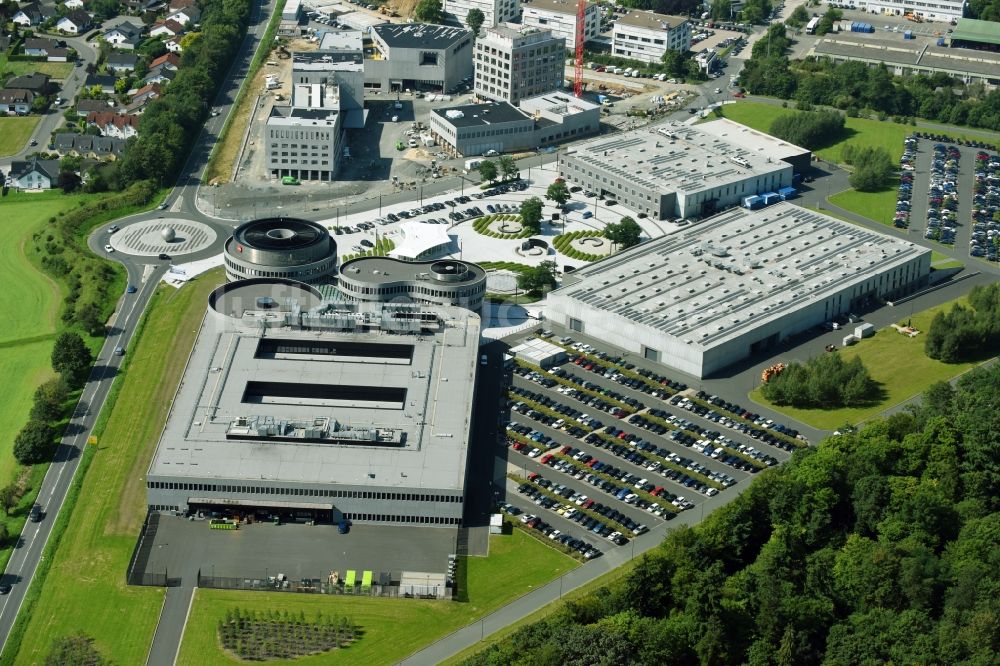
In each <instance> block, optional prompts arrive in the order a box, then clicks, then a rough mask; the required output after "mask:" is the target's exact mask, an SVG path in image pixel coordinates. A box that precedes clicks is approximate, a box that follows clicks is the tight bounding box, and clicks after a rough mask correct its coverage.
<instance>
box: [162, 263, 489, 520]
mask: <svg viewBox="0 0 1000 666" xmlns="http://www.w3.org/2000/svg"><path fill="white" fill-rule="evenodd" d="M479 330H480V319H479V316H478V315H476V314H474V313H473V312H470V311H469V310H467V309H465V308H459V307H441V306H438V307H435V308H433V309H428V308H427V307H426V306H423V305H419V304H392V305H389V304H367V303H346V302H328V301H324V300H323V299H322V297H321V295H320V292H319V291H317V290H316V289H314V288H312V287H309V286H307V285H304V284H302V283H299V282H296V281H293V280H283V279H252V280H242V281H238V282H232V283H229V284H226V285H223V286H222V287H219V288H218V289H217V290H216V291H214V292H213V293H212V295H211V296H210V298H209V305H208V314H207V316H206V317H205V319H204V320H203V322H202V326H201V329H200V330H199V332H198V336H197V339H196V341H195V344H194V348H193V349H192V351H191V356H190V358H189V359H188V363H187V367H186V369H185V372H184V376H183V378H182V380H181V383H180V387H179V389H178V391H177V394H176V396H175V398H174V401H173V404H172V408H171V410H170V415H169V416H168V418H167V423H166V426H165V427H164V430H163V434H162V435H161V437H160V442H159V444H158V446H157V448H156V452H155V454H154V456H153V460H152V462H151V463H150V466H149V472H148V475H147V479H146V486H147V492H148V504H149V507H150V509H151V510H155V511H164V510H166V511H188V510H207V511H220V512H225V513H226V514H229V515H233V514H237V515H244V516H245V515H255V514H256V515H258V516H259V517H269V516H272V515H274V516H280V517H282V518H283V519H287V520H296V519H298V520H320V521H331V520H332V521H339V520H342V519H346V520H350V521H353V522H367V523H383V524H420V525H427V526H446V525H458V524H460V522H461V519H462V507H463V499H464V490H465V484H466V460H467V455H466V453H467V447H468V441H469V440H468V438H469V428H470V421H471V418H472V405H473V395H474V387H475V382H476V370H477V368H478V367H479V366H478V364H477V362H476V359H477V355H478V350H479Z"/></svg>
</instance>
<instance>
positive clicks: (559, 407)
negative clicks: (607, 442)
mask: <svg viewBox="0 0 1000 666" xmlns="http://www.w3.org/2000/svg"><path fill="white" fill-rule="evenodd" d="M509 392H510V393H512V394H513V395H515V396H518V397H521V398H524V399H525V400H530V401H532V402H534V403H537V404H539V405H541V406H543V407H545V408H547V409H549V410H551V411H553V412H555V413H557V414H559V415H561V416H564V417H565V418H559V417H552V416H549V415H548V414H542V413H539V416H540V417H544V418H536V417H534V416H532V418H534V419H535V420H536V421H541V422H542V423H545V425H547V426H549V427H551V428H553V429H555V430H564V431H566V432H570V434H572V432H571V430H573V429H574V428H577V429H578V430H577V432H579V434H576V435H574V437H581V436H583V435H585V434H587V432H589V431H590V430H596V429H598V428H600V427H602V426H603V425H604V424H603V423H601V422H600V421H599V420H598V419H596V418H594V417H592V416H591V415H590V414H585V413H583V412H581V411H580V410H578V409H574V408H573V407H570V406H569V405H564V404H562V403H561V402H557V401H556V400H553V399H552V398H550V397H549V396H547V395H545V394H544V393H536V392H534V391H529V390H528V389H523V388H521V387H519V386H512V387H510V389H509ZM524 407H527V408H528V409H527V411H525V410H524V409H523V408H524ZM513 409H514V411H515V412H518V413H521V414H528V412H529V411H535V410H534V409H532V408H531V406H530V405H527V404H525V403H524V402H523V401H518V402H515V403H514V405H513ZM529 415H530V414H529ZM576 424H579V425H576ZM579 426H583V427H585V428H588V430H582V429H579Z"/></svg>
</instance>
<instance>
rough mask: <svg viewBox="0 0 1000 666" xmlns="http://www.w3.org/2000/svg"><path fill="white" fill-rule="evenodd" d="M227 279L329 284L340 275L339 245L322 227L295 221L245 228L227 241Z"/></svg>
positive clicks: (257, 223)
mask: <svg viewBox="0 0 1000 666" xmlns="http://www.w3.org/2000/svg"><path fill="white" fill-rule="evenodd" d="M225 260H226V278H228V279H229V281H230V282H234V281H236V280H248V279H251V278H286V279H291V280H299V281H301V282H326V281H328V280H330V279H331V278H332V277H333V276H335V275H336V274H337V243H336V242H335V241H334V240H333V238H331V237H330V232H329V231H327V230H326V229H325V228H324V227H323V226H322V225H319V224H316V223H315V222H310V221H309V220H300V219H297V218H294V217H268V218H264V219H260V220H253V221H251V222H247V223H245V224H241V225H240V226H239V227H237V228H236V230H235V231H234V232H233V235H232V237H231V238H230V239H229V240H228V241H226V251H225Z"/></svg>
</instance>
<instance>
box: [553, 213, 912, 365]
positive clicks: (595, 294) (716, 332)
mask: <svg viewBox="0 0 1000 666" xmlns="http://www.w3.org/2000/svg"><path fill="white" fill-rule="evenodd" d="M929 253H930V250H928V249H926V248H924V247H921V246H918V245H915V244H914V243H911V242H909V241H902V240H897V239H895V238H893V237H891V236H887V235H885V234H880V233H876V232H874V231H869V230H867V229H864V228H862V227H858V226H855V225H852V224H848V223H846V222H841V221H840V220H837V219H834V218H832V217H829V216H826V215H822V214H820V213H815V212H813V211H810V210H807V209H805V208H799V207H798V206H793V205H791V204H789V203H779V204H775V205H773V206H770V207H768V208H764V209H762V210H758V211H749V210H746V209H743V208H736V209H733V210H730V211H727V212H724V213H721V214H719V215H716V216H714V217H711V218H709V219H707V220H704V221H703V222H701V223H699V224H697V225H694V226H692V227H689V228H687V229H684V230H683V231H680V232H677V233H672V234H668V235H666V236H662V237H660V238H657V239H654V240H651V241H649V242H647V243H643V244H641V245H639V246H637V247H635V248H632V249H631V250H628V251H626V252H623V253H621V254H618V255H614V256H613V257H611V258H608V259H605V260H603V261H599V262H597V263H594V264H591V265H590V266H586V267H584V268H581V269H578V270H577V271H575V272H574V273H572V274H570V275H568V276H566V278H565V282H564V285H563V286H562V287H561V288H559V289H558V290H556V291H554V292H552V296H563V297H567V298H570V299H573V300H576V301H579V302H581V303H585V304H586V305H588V306H590V307H593V308H597V309H599V310H602V311H606V312H609V313H614V314H616V315H617V316H619V317H623V318H625V319H626V320H629V321H631V322H634V323H636V324H641V325H644V326H647V327H649V328H652V329H655V330H657V331H659V332H661V333H665V334H668V335H670V336H673V337H675V338H677V339H679V340H681V341H683V342H685V343H686V344H688V345H690V346H693V347H696V348H699V349H703V350H704V349H710V348H712V347H716V346H718V345H721V344H723V343H724V342H727V341H729V340H731V339H732V338H735V337H738V336H740V335H742V334H743V333H745V332H746V331H747V330H749V329H752V328H755V327H758V326H760V325H762V324H764V323H766V322H770V321H773V320H777V319H779V318H781V317H785V316H788V315H789V314H790V313H792V312H794V311H796V310H798V309H801V308H803V307H806V306H808V305H809V304H811V303H813V302H815V301H817V300H820V299H822V298H825V297H827V296H829V295H832V294H837V293H840V292H842V291H843V290H845V289H847V288H849V287H850V286H852V285H854V284H856V283H859V282H862V281H864V280H867V279H869V278H870V277H872V276H873V275H877V274H879V273H881V272H884V271H887V270H890V269H892V268H894V267H896V266H899V265H901V264H903V263H905V262H907V261H910V260H911V259H914V258H915V257H918V256H920V255H922V254H929Z"/></svg>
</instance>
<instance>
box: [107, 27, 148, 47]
mask: <svg viewBox="0 0 1000 666" xmlns="http://www.w3.org/2000/svg"><path fill="white" fill-rule="evenodd" d="M141 34H142V29H141V28H139V26H137V25H134V24H132V23H129V22H127V21H126V22H123V23H120V24H118V25H116V26H115V27H113V28H109V29H108V30H105V31H104V34H103V35H101V36H102V37H103V38H104V41H106V42H107V43H108V44H110V45H111V46H113V47H115V48H116V49H122V50H124V51H131V50H133V49H134V48H135V47H136V46H138V45H139V40H140V36H141Z"/></svg>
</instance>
